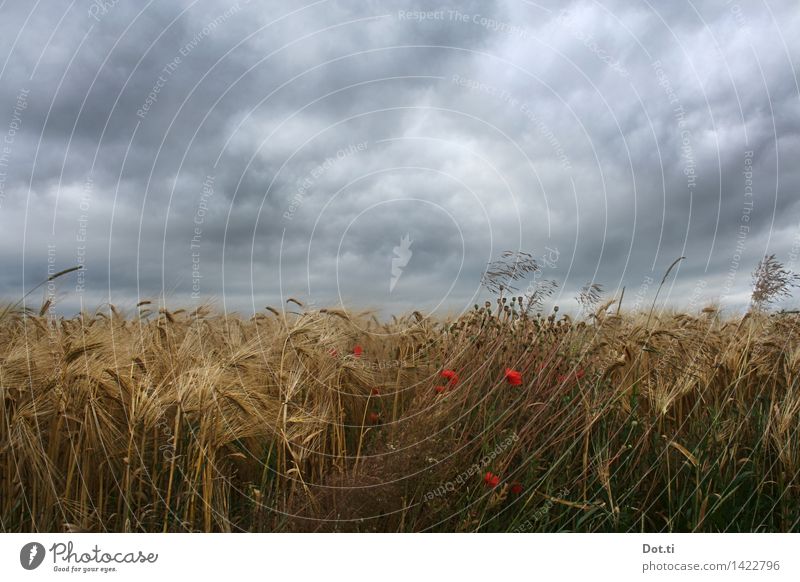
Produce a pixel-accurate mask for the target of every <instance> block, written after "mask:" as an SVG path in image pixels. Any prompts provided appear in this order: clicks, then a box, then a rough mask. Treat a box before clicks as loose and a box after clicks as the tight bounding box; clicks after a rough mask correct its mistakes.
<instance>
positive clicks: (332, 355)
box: [328, 348, 339, 358]
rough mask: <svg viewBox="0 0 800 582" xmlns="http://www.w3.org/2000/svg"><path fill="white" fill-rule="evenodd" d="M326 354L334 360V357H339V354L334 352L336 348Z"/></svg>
mask: <svg viewBox="0 0 800 582" xmlns="http://www.w3.org/2000/svg"><path fill="white" fill-rule="evenodd" d="M328 353H329V354H330V355H331V357H332V358H335V357H336V356H338V355H339V352H337V351H336V348H331V349H330V351H329V352H328Z"/></svg>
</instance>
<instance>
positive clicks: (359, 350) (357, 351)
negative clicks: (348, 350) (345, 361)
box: [353, 345, 364, 358]
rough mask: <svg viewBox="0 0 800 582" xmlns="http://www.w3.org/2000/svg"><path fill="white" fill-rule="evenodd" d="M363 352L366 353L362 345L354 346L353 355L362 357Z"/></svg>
mask: <svg viewBox="0 0 800 582" xmlns="http://www.w3.org/2000/svg"><path fill="white" fill-rule="evenodd" d="M363 353H364V348H362V347H361V346H358V345H357V346H355V347H354V348H353V355H354V356H355V357H357V358H360V357H361V354H363Z"/></svg>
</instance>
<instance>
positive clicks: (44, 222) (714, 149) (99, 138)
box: [0, 0, 800, 313]
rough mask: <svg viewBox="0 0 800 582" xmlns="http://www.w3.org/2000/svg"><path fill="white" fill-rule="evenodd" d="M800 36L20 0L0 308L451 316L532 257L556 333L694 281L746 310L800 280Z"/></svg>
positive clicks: (0, 92)
mask: <svg viewBox="0 0 800 582" xmlns="http://www.w3.org/2000/svg"><path fill="white" fill-rule="evenodd" d="M798 30H800V10H798V9H797V3H796V0H785V1H784V0H761V1H759V0H756V1H755V2H746V3H745V2H741V1H740V0H713V1H711V0H709V1H701V2H682V1H675V2H673V1H669V2H666V1H652V0H651V1H649V2H648V1H647V0H643V1H641V2H639V1H629V0H628V1H622V0H613V1H612V0H601V1H578V2H573V3H565V2H528V1H526V0H508V1H499V2H487V1H480V2H479V1H472V2H470V1H459V2H456V1H451V2H442V3H439V4H437V3H427V2H426V3H423V2H410V1H408V0H399V1H394V0H370V1H361V2H345V1H341V2H335V1H327V0H319V1H316V2H309V3H308V4H305V5H304V4H303V3H289V2H277V1H272V0H265V1H261V0H251V1H249V2H248V1H246V0H239V1H238V2H236V1H235V0H230V1H228V0H224V1H223V0H197V1H194V2H189V1H175V2H155V1H151V2H148V3H146V4H145V3H144V2H133V1H131V0H93V1H89V0H73V1H72V2H68V1H66V0H64V1H60V2H49V1H48V2H44V1H41V0H38V1H36V2H33V1H30V2H28V1H21V0H5V1H2V0H0V140H2V144H0V220H1V221H2V229H1V230H0V237H1V240H2V246H0V290H1V292H2V294H3V296H4V297H6V298H7V299H17V298H19V297H20V296H21V295H22V294H23V293H24V292H25V291H26V290H28V289H30V288H31V287H33V286H34V285H36V284H37V283H38V282H40V281H42V280H43V279H44V278H46V277H47V275H48V272H50V273H52V272H55V271H58V270H61V269H65V268H68V267H72V266H75V265H82V266H83V267H84V269H85V271H84V272H83V273H82V274H81V275H76V274H75V273H73V274H71V275H69V276H67V277H64V278H62V279H59V280H57V283H58V284H57V285H56V286H55V287H54V288H51V289H50V291H49V292H51V293H54V294H55V295H54V297H55V300H56V303H57V305H58V308H59V309H60V310H61V311H62V312H74V311H75V310H77V309H79V308H80V306H81V305H83V306H85V307H87V308H90V309H94V308H96V307H98V306H102V305H103V304H105V303H107V302H112V303H115V304H117V305H120V306H123V307H131V306H132V305H134V304H135V303H136V301H138V300H140V299H153V298H156V299H159V298H160V299H163V300H165V301H166V302H167V304H168V305H170V306H172V307H177V306H184V307H185V306H191V305H193V304H195V303H199V302H201V301H208V300H211V301H213V302H214V304H215V305H217V306H218V308H219V309H225V310H238V311H240V312H243V313H252V312H253V311H258V310H262V309H263V308H264V306H265V305H278V304H280V303H281V302H282V301H285V299H286V298H287V297H289V296H294V297H299V298H301V299H303V300H305V301H311V302H313V303H315V304H317V305H336V304H339V303H343V304H344V305H345V306H348V307H374V308H380V309H382V310H383V311H384V312H402V311H405V310H408V309H411V308H422V309H425V310H429V311H433V310H435V311H436V312H437V313H447V312H458V311H460V310H462V309H464V308H465V307H469V306H471V305H472V304H473V303H474V302H475V301H476V300H477V299H481V300H482V299H483V298H484V297H485V294H484V293H482V292H481V290H480V288H479V279H480V277H481V274H482V273H483V271H484V270H485V268H486V265H487V262H488V261H490V260H492V259H493V258H496V257H497V256H498V255H499V254H500V253H501V252H502V251H504V250H524V251H529V252H531V253H533V255H534V256H535V257H537V258H538V259H539V260H540V262H541V264H542V277H543V278H547V279H554V280H557V281H558V282H559V284H560V290H559V293H560V294H561V295H560V296H559V297H556V298H555V300H556V301H558V302H559V304H562V305H564V306H565V307H569V306H570V305H571V306H572V307H573V308H574V307H575V305H576V303H575V301H574V299H573V297H574V294H575V291H576V289H578V288H580V287H581V286H583V285H585V284H587V283H590V282H595V283H600V284H602V285H603V286H604V288H605V290H606V293H607V294H608V295H612V294H614V293H619V291H620V290H621V289H622V287H623V286H624V287H626V292H625V293H626V294H625V297H626V299H625V302H626V305H627V306H628V307H635V306H644V305H649V301H650V300H652V296H653V293H654V292H655V289H656V287H657V286H658V283H659V281H660V279H661V277H662V275H663V274H664V272H665V270H666V268H667V267H668V266H669V265H670V263H672V262H673V261H674V260H675V259H676V258H677V257H680V256H685V257H686V259H685V260H684V261H683V262H682V263H681V264H680V266H679V269H677V270H676V271H674V272H673V275H675V277H674V279H673V280H672V281H671V285H670V286H669V287H668V288H667V291H666V292H665V293H664V297H665V298H666V299H667V301H668V302H669V303H670V304H673V305H679V306H682V307H684V308H693V309H698V308H700V307H702V306H703V305H705V304H706V303H708V302H710V301H719V302H721V303H722V304H723V305H724V306H728V307H730V308H731V309H736V308H741V307H742V306H744V305H745V304H746V302H747V299H748V297H749V287H750V282H751V272H752V270H753V268H754V266H755V264H756V262H757V261H758V259H759V258H760V257H762V256H764V255H765V254H768V253H769V254H771V253H775V254H776V256H777V258H778V259H779V260H781V261H782V262H784V263H786V264H787V265H789V266H792V267H794V268H795V269H800V260H799V259H798V255H800V164H798V163H797V162H798V157H799V156H798V154H800V89H799V87H798V78H797V72H798V64H800V40H798V35H797V31H798ZM48 269H49V271H48ZM41 295H42V292H41V291H37V292H36V293H34V294H32V295H31V296H30V298H29V304H33V305H36V306H38V304H39V302H40V301H41V299H42V297H41ZM790 304H792V302H791V301H790V302H788V303H787V304H785V305H790ZM794 304H797V302H796V301H795V302H794Z"/></svg>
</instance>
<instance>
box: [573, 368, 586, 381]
mask: <svg viewBox="0 0 800 582" xmlns="http://www.w3.org/2000/svg"><path fill="white" fill-rule="evenodd" d="M585 375H586V370H584V369H583V368H581V369H580V370H578V371H577V372H575V377H576V378H577V379H578V380H580V379H581V378H583V377H584V376H585Z"/></svg>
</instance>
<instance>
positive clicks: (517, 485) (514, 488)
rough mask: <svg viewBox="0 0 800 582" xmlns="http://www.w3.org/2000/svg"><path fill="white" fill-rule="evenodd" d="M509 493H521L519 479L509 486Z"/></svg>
mask: <svg viewBox="0 0 800 582" xmlns="http://www.w3.org/2000/svg"><path fill="white" fill-rule="evenodd" d="M511 493H513V494H514V495H519V494H521V493H522V483H520V482H519V481H517V482H516V483H514V484H513V485H512V486H511Z"/></svg>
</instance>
